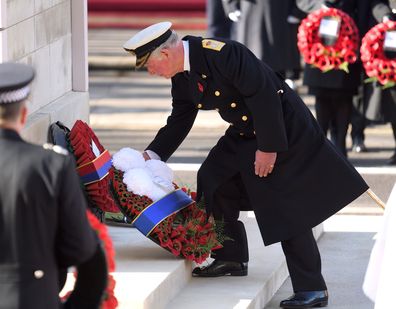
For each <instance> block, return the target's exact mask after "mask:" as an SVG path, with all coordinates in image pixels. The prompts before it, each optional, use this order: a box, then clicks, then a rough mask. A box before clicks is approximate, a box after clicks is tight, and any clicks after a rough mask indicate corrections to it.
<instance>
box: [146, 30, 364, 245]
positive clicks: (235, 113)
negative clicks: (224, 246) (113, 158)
mask: <svg viewBox="0 0 396 309" xmlns="http://www.w3.org/2000/svg"><path fill="white" fill-rule="evenodd" d="M184 39H185V40H188V42H189V46H190V56H189V57H190V65H191V71H190V77H189V78H187V77H186V76H185V74H183V73H180V74H177V75H175V76H174V77H173V78H172V97H173V109H172V113H171V115H170V117H169V118H168V120H167V124H166V126H165V127H163V128H162V129H160V131H159V132H158V134H157V136H156V137H155V139H154V140H153V142H152V143H151V144H150V145H149V146H148V147H147V149H150V150H153V151H155V152H156V153H157V154H158V155H159V156H160V157H161V158H162V159H163V160H164V161H166V160H167V159H168V158H169V157H170V156H171V155H172V153H173V152H174V151H175V150H176V149H177V147H178V146H179V145H180V143H181V142H182V141H183V139H184V138H185V137H186V135H187V134H188V132H189V130H190V128H191V127H192V125H193V122H194V119H195V117H196V115H197V112H198V110H199V109H205V110H211V109H216V110H218V112H219V114H220V116H221V117H222V118H223V119H224V120H225V121H227V122H228V123H229V124H230V126H229V128H228V129H227V131H226V132H225V135H224V136H223V137H221V138H220V140H219V142H218V144H217V145H216V146H215V147H214V148H213V149H212V150H211V152H210V153H209V155H208V157H207V159H206V160H205V162H204V163H203V164H202V166H201V168H200V170H199V172H198V196H200V194H203V195H204V197H205V202H206V203H207V206H208V209H209V211H210V210H211V209H213V207H216V205H213V194H214V192H215V191H216V188H217V187H218V186H219V185H221V184H222V183H224V182H225V181H226V180H227V179H230V178H231V177H232V176H234V175H236V174H240V175H241V177H242V180H243V183H244V186H245V189H246V191H247V195H248V198H249V201H250V205H249V208H251V209H253V210H254V212H255V215H256V218H257V221H258V224H259V227H260V230H261V234H262V237H263V239H264V243H265V244H266V245H269V244H271V243H274V242H278V241H281V240H285V239H289V238H291V237H292V236H294V235H297V234H298V233H300V232H302V231H305V230H307V229H309V228H312V227H314V226H316V225H317V224H319V223H320V222H322V221H323V220H325V219H326V218H328V217H329V216H331V215H332V214H334V213H335V212H337V211H338V210H340V209H341V208H343V207H344V206H345V205H347V204H349V203H350V202H351V201H353V200H354V199H355V198H357V197H358V196H359V195H361V194H362V193H363V192H364V191H365V190H367V188H368V187H367V184H366V183H365V182H364V180H363V179H362V178H361V176H360V175H359V173H358V172H357V171H356V170H355V168H354V167H353V166H352V165H351V164H350V163H349V162H348V161H347V160H346V159H345V158H344V157H343V156H342V155H340V154H339V153H338V152H337V150H335V148H334V147H333V146H332V145H331V143H330V142H328V140H327V139H326V138H325V136H324V135H323V133H322V131H321V129H320V127H319V126H318V124H317V122H316V120H315V119H314V117H313V116H312V114H311V113H310V111H309V109H308V108H307V107H306V105H305V104H304V102H303V101H302V100H301V99H300V97H299V96H298V95H297V94H296V93H295V92H294V91H293V90H291V89H290V88H289V87H288V86H287V85H286V83H285V82H284V81H283V80H282V79H281V78H280V77H278V76H277V75H276V74H275V73H274V72H273V71H272V70H271V69H270V68H269V67H268V66H267V65H266V64H264V63H263V62H262V61H260V60H259V59H257V57H256V56H255V55H254V54H253V53H252V52H250V51H249V50H248V49H247V48H246V47H245V46H243V45H242V44H239V43H237V42H233V41H228V40H224V41H221V42H220V41H212V40H203V39H202V38H197V37H191V36H189V37H186V38H184ZM257 149H259V150H261V151H266V152H277V153H278V156H277V160H276V162H275V168H274V170H273V173H272V174H271V175H269V176H268V177H263V178H260V177H258V176H256V175H255V173H254V161H255V152H256V150H257Z"/></svg>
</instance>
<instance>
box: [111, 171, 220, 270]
mask: <svg viewBox="0 0 396 309" xmlns="http://www.w3.org/2000/svg"><path fill="white" fill-rule="evenodd" d="M110 177H111V183H112V191H113V195H114V197H115V198H116V200H117V202H118V206H119V209H120V210H121V211H122V213H123V214H124V215H125V216H126V217H127V218H128V219H129V220H130V221H134V219H135V218H136V217H138V216H139V215H140V213H142V211H143V210H144V209H146V208H147V207H149V206H150V205H152V204H153V201H152V200H151V199H150V198H148V197H147V196H141V195H137V194H134V193H133V192H131V191H128V189H127V186H126V185H125V183H124V182H123V172H122V171H119V170H117V169H116V168H114V167H112V168H111V170H110ZM175 189H178V188H177V186H176V185H175ZM182 190H183V191H185V192H186V193H187V194H188V195H189V196H190V197H191V198H192V199H194V198H195V195H196V194H195V192H189V191H188V190H187V189H185V188H182ZM222 232H223V231H222V225H221V222H217V223H216V224H215V222H213V221H211V220H208V216H207V215H206V212H205V210H204V209H203V207H202V206H201V205H198V204H197V203H196V202H194V203H192V204H190V205H189V206H187V207H186V208H184V209H182V210H180V211H178V212H177V213H174V214H172V215H170V216H169V217H167V218H165V219H164V220H162V221H161V222H160V223H159V224H158V225H157V226H156V227H155V228H154V229H153V230H152V231H151V232H150V234H149V235H147V238H149V239H150V240H152V241H153V242H155V243H156V244H158V245H159V246H161V247H162V248H164V249H165V250H167V251H169V252H171V253H172V254H173V255H174V256H177V257H182V258H185V259H187V260H191V261H194V262H196V263H198V264H201V263H202V262H203V261H205V260H206V259H207V258H208V257H209V255H210V253H211V252H212V251H213V250H216V249H218V248H221V247H222V245H221V243H222V241H223V240H222V238H223V237H224V235H223V233H222Z"/></svg>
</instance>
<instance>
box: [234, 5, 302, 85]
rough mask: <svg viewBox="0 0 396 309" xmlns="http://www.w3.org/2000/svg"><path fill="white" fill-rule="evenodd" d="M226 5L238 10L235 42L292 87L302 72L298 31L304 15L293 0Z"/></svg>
mask: <svg viewBox="0 0 396 309" xmlns="http://www.w3.org/2000/svg"><path fill="white" fill-rule="evenodd" d="M229 3H230V4H234V3H238V4H239V7H240V17H239V20H238V22H237V24H236V26H237V27H236V40H237V41H239V42H241V43H242V44H244V45H245V46H246V47H248V48H249V49H250V50H251V51H252V52H253V53H254V54H255V55H256V56H257V58H259V59H261V60H262V61H264V62H265V63H266V64H267V65H269V66H270V67H271V68H272V69H273V70H274V71H275V72H278V73H280V74H281V75H282V76H284V77H285V78H286V79H288V82H289V81H290V84H289V85H292V84H293V83H292V81H293V80H297V79H298V78H299V77H300V72H301V59H300V53H299V51H298V48H297V30H298V26H299V23H300V21H301V19H302V18H304V17H305V13H303V12H302V11H300V10H299V9H298V8H297V7H296V4H295V1H294V0H283V1H279V0H261V1H252V0H231V1H230V2H229Z"/></svg>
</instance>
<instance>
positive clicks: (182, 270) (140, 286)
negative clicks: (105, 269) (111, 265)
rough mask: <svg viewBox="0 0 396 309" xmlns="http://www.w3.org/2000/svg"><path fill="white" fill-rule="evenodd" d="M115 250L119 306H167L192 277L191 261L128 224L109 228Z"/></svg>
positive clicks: (146, 308) (138, 307) (139, 307)
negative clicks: (154, 241)
mask: <svg viewBox="0 0 396 309" xmlns="http://www.w3.org/2000/svg"><path fill="white" fill-rule="evenodd" d="M109 232H110V235H111V237H112V239H113V243H114V246H115V250H116V272H115V273H114V276H115V279H116V288H115V294H116V297H117V299H118V302H119V308H134V309H135V308H136V309H150V308H151V309H152V308H156V309H157V308H158V309H161V308H168V307H167V304H168V303H169V301H170V300H171V299H173V298H174V297H175V295H176V294H178V293H179V292H180V290H181V289H183V288H184V287H185V286H186V285H187V283H188V282H189V280H190V278H191V263H190V262H188V261H186V260H183V259H180V258H176V257H174V256H173V255H172V254H171V253H169V252H167V251H166V250H164V249H162V248H160V247H159V246H158V245H156V244H154V243H153V242H152V241H151V240H149V239H147V238H146V237H144V236H143V235H142V234H141V233H140V232H139V231H138V230H136V229H134V228H128V227H115V226H112V227H109Z"/></svg>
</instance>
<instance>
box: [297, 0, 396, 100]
mask: <svg viewBox="0 0 396 309" xmlns="http://www.w3.org/2000/svg"><path fill="white" fill-rule="evenodd" d="M296 2H297V6H298V7H299V8H300V9H301V10H303V11H304V12H306V13H310V12H312V11H315V10H317V9H320V8H321V5H322V4H326V5H328V6H331V7H335V8H337V9H340V10H342V11H343V12H345V13H347V14H348V15H349V16H351V17H352V19H353V20H354V21H355V23H356V26H357V28H358V30H359V35H360V39H361V38H362V37H363V35H364V34H365V33H366V32H367V31H368V30H369V29H370V27H372V26H373V25H375V24H376V23H377V22H379V21H381V20H382V18H383V17H384V16H386V15H389V14H391V11H390V8H389V6H388V4H389V1H385V0H333V1H318V0H297V1H296ZM359 57H360V56H359V55H358V60H357V62H356V63H354V64H350V65H349V73H346V72H344V71H342V70H331V71H328V72H325V73H323V72H322V71H320V70H319V69H317V68H315V67H313V66H312V65H310V64H307V65H306V66H305V69H304V84H305V85H307V86H309V92H310V93H311V94H314V95H320V94H326V93H327V92H328V91H329V90H330V91H332V92H333V93H334V90H335V91H338V94H340V95H355V94H357V90H358V87H359V85H360V84H361V83H362V74H363V67H362V63H361V61H360V60H359Z"/></svg>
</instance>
